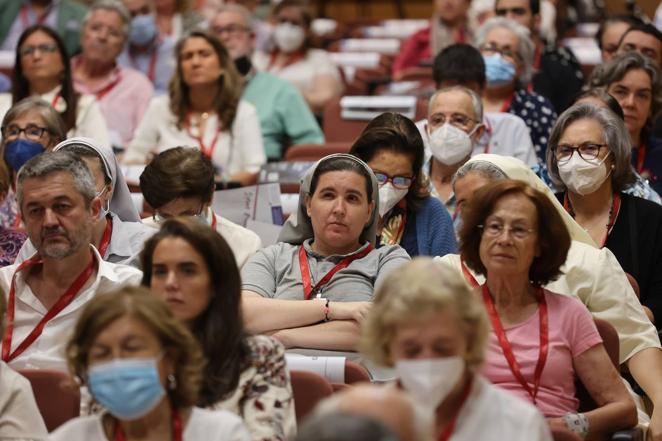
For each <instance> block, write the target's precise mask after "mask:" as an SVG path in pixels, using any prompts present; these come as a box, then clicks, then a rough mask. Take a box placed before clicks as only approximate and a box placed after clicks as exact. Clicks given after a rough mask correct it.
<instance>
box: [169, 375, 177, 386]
mask: <svg viewBox="0 0 662 441" xmlns="http://www.w3.org/2000/svg"><path fill="white" fill-rule="evenodd" d="M168 389H170V390H175V389H177V378H176V377H175V374H168Z"/></svg>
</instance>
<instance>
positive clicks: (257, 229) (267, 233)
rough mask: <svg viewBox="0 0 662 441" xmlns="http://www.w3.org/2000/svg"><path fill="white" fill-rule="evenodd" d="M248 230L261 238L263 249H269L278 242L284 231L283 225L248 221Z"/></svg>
mask: <svg viewBox="0 0 662 441" xmlns="http://www.w3.org/2000/svg"><path fill="white" fill-rule="evenodd" d="M246 228H248V229H249V230H251V231H253V232H254V233H256V234H257V235H258V236H260V239H261V240H262V247H268V246H269V245H273V244H275V243H276V242H278V235H279V234H280V230H282V229H283V227H282V225H274V224H268V223H265V222H258V221H254V220H250V219H248V221H247V222H246Z"/></svg>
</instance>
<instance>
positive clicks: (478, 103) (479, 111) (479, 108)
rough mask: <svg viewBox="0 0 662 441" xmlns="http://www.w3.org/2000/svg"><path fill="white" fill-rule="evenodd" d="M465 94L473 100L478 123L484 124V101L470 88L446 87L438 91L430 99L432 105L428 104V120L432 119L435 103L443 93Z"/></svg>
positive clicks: (472, 105)
mask: <svg viewBox="0 0 662 441" xmlns="http://www.w3.org/2000/svg"><path fill="white" fill-rule="evenodd" d="M455 91H459V92H464V93H466V94H467V95H469V98H471V107H472V108H473V111H474V117H475V118H476V121H477V122H478V123H479V124H482V122H483V101H482V100H481V99H480V96H479V95H478V94H477V93H476V92H474V91H473V90H471V89H469V88H468V87H465V86H449V87H444V88H443V89H439V90H437V91H436V92H435V93H434V95H432V97H431V98H430V103H429V104H428V118H429V117H430V115H431V113H432V106H433V105H434V102H435V101H436V99H437V97H438V96H439V95H441V94H442V93H448V92H455Z"/></svg>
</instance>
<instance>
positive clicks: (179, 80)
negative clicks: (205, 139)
mask: <svg viewBox="0 0 662 441" xmlns="http://www.w3.org/2000/svg"><path fill="white" fill-rule="evenodd" d="M191 38H202V39H204V40H205V41H207V43H209V44H210V45H211V47H212V48H213V49H214V52H215V53H216V56H217V57H218V62H219V63H220V65H221V68H222V69H223V73H222V74H221V75H220V76H219V77H218V87H219V90H218V94H217V95H216V97H214V109H215V111H216V114H217V115H218V119H219V122H220V127H221V130H227V131H228V132H231V131H232V123H233V122H234V118H235V116H236V115H237V106H238V105H239V99H240V98H241V94H242V93H243V91H244V80H243V78H242V77H241V75H239V72H237V68H236V67H235V65H234V61H232V58H230V54H229V53H228V51H227V49H225V46H223V44H222V43H221V41H220V40H219V39H218V37H217V36H216V35H214V34H212V33H211V32H208V31H204V30H200V29H196V30H193V31H191V32H189V33H187V34H186V35H184V36H183V37H182V38H180V39H179V41H178V42H177V45H176V46H175V57H176V58H177V69H175V73H174V74H173V76H172V79H171V80H170V86H169V92H170V111H171V112H172V113H173V114H174V115H175V116H176V117H177V127H178V128H180V129H181V128H182V126H183V124H184V121H185V120H186V115H187V114H188V112H189V111H190V110H191V102H190V97H189V87H188V85H187V84H186V83H185V82H184V75H183V74H182V62H181V52H182V48H183V47H184V44H185V43H186V42H187V41H188V40H189V39H191Z"/></svg>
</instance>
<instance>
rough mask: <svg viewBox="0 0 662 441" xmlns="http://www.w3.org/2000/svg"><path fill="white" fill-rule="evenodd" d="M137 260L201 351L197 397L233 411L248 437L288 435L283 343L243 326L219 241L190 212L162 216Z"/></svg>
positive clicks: (226, 252)
mask: <svg viewBox="0 0 662 441" xmlns="http://www.w3.org/2000/svg"><path fill="white" fill-rule="evenodd" d="M142 268H143V271H144V272H143V281H142V282H143V285H145V286H149V287H150V288H151V289H152V292H153V293H154V294H155V295H157V296H158V297H160V298H162V299H163V300H164V301H165V302H166V303H167V304H168V306H169V307H170V309H171V310H172V312H173V314H174V315H175V317H177V318H178V319H179V320H181V321H182V322H183V323H186V324H187V326H188V327H189V329H190V330H191V332H192V333H193V335H195V337H196V338H197V340H198V342H199V343H200V346H201V347H202V352H203V354H204V355H205V357H206V358H207V364H206V366H205V368H204V372H203V374H204V375H203V380H202V387H201V390H200V397H199V398H198V405H199V406H201V407H208V408H215V409H225V410H229V411H231V412H233V413H235V414H238V415H239V416H241V418H242V419H243V421H244V423H245V424H246V426H247V428H248V430H249V432H250V433H251V437H252V439H254V440H256V441H278V440H281V441H285V440H287V439H291V438H292V437H293V436H294V433H295V432H296V419H295V413H294V400H293V397H292V388H291V386H290V379H289V375H288V373H287V369H286V364H285V349H284V348H283V346H282V345H281V344H279V343H278V342H277V341H276V340H274V339H272V338H270V337H267V336H260V335H256V336H249V335H248V334H247V332H246V331H245V329H244V324H243V321H242V319H241V310H240V307H241V280H240V277H239V270H238V269H237V264H236V263H235V259H234V255H233V253H232V250H231V249H230V246H229V245H228V244H227V242H226V241H225V240H223V238H222V237H221V236H220V235H219V234H218V233H217V232H216V231H214V230H211V229H210V228H208V227H206V226H205V225H202V224H200V223H199V222H196V221H194V220H192V219H186V218H175V219H169V220H167V221H165V222H164V223H163V225H162V226H161V229H160V230H159V232H158V233H157V234H156V235H155V236H154V237H152V238H151V239H150V240H149V241H148V242H147V243H146V244H145V250H144V251H143V254H142ZM183 268H187V270H186V271H184V270H183Z"/></svg>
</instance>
